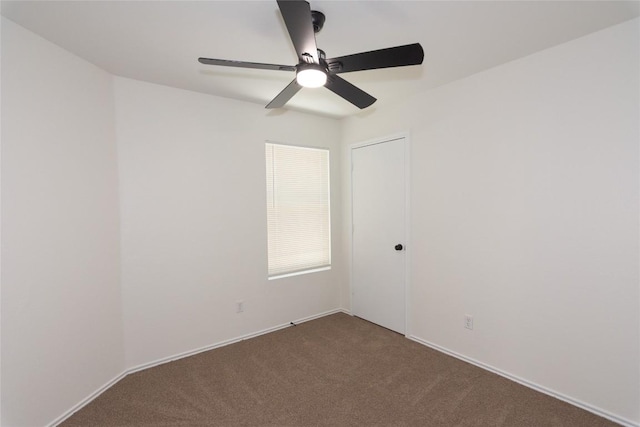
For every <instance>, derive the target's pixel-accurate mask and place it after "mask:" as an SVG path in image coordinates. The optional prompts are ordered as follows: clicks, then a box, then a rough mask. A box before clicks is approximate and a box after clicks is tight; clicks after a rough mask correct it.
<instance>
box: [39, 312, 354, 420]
mask: <svg viewBox="0 0 640 427" xmlns="http://www.w3.org/2000/svg"><path fill="white" fill-rule="evenodd" d="M336 313H346V314H349V313H348V312H347V311H345V310H343V309H340V308H336V309H335V310H329V311H325V312H323V313H319V314H315V315H313V316H308V317H303V318H302V319H298V320H294V321H293V322H292V323H295V324H296V325H297V324H300V323H304V322H308V321H310V320H314V319H319V318H321V317H325V316H329V315H332V314H336ZM290 326H291V323H282V324H280V325H277V326H273V327H271V328H267V329H263V330H261V331H258V332H253V333H250V334H246V335H242V336H239V337H236V338H231V339H228V340H225V341H220V342H218V343H215V344H211V345H208V346H205V347H200V348H197V349H195V350H190V351H185V352H183V353H179V354H175V355H173V356H168V357H163V358H162V359H158V360H154V361H153V362H149V363H143V364H142V365H138V366H134V367H133V368H129V369H127V370H125V371H124V372H122V373H121V374H120V375H118V376H116V377H115V378H113V379H112V380H110V381H108V382H107V383H106V384H104V385H103V386H102V387H100V388H98V389H97V390H96V391H94V392H93V393H91V394H90V395H89V396H87V397H85V398H84V399H82V400H81V401H80V402H78V403H77V404H76V405H74V406H73V407H72V408H71V409H69V410H68V411H66V412H65V413H64V414H62V415H60V416H59V417H58V418H56V419H55V420H53V421H52V422H50V423H49V424H47V426H46V427H55V426H57V425H58V424H60V423H62V422H63V421H65V420H66V419H67V418H69V417H70V416H71V415H73V414H74V413H76V412H78V411H79V410H80V409H82V408H83V407H85V406H86V405H88V404H89V403H91V401H93V400H94V399H95V398H96V397H98V396H100V395H101V394H102V393H104V392H105V391H106V390H107V389H109V388H110V387H111V386H113V385H114V384H115V383H117V382H118V381H120V380H121V379H123V378H124V377H126V376H127V375H129V374H133V373H134V372H139V371H143V370H145V369H149V368H153V367H154V366H158V365H162V364H163V363H168V362H172V361H174V360H178V359H183V358H185V357H189V356H193V355H195V354H198V353H202V352H204V351H209V350H213V349H215V348H219V347H224V346H225V345H229V344H233V343H236V342H239V341H243V340H248V339H250V338H254V337H257V336H260V335H264V334H268V333H270V332H275V331H278V330H280V329H284V328H288V327H290Z"/></svg>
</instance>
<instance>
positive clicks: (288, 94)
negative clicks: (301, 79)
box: [264, 79, 302, 108]
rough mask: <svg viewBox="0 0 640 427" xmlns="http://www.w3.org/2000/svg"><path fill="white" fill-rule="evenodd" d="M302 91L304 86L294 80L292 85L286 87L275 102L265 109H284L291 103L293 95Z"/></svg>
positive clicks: (274, 99)
mask: <svg viewBox="0 0 640 427" xmlns="http://www.w3.org/2000/svg"><path fill="white" fill-rule="evenodd" d="M300 89H302V86H300V85H299V84H298V82H297V81H296V79H293V81H292V82H291V83H289V85H288V86H287V87H285V88H284V89H283V90H282V92H280V93H279V94H278V95H277V96H276V97H275V98H273V100H272V101H271V102H270V103H268V104H267V106H266V107H264V108H280V107H284V104H286V103H287V101H289V100H290V99H291V98H292V97H293V95H295V94H296V93H298V91H299V90H300Z"/></svg>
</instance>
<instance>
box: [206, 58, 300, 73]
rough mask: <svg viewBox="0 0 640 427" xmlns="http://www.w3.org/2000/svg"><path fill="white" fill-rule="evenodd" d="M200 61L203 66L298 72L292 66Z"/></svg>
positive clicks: (214, 60) (222, 60) (226, 60)
mask: <svg viewBox="0 0 640 427" xmlns="http://www.w3.org/2000/svg"><path fill="white" fill-rule="evenodd" d="M198 61H199V62H200V63H201V64H205V65H222V66H224V67H239V68H256V69H259V70H276V71H295V70H296V67H294V66H290V65H277V64H261V63H259V62H244V61H231V60H228V59H212V58H198Z"/></svg>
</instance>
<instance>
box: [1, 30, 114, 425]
mask: <svg viewBox="0 0 640 427" xmlns="http://www.w3.org/2000/svg"><path fill="white" fill-rule="evenodd" d="M112 83H113V82H112V77H111V76H110V75H109V74H108V73H106V72H104V71H102V70H100V69H98V68H96V67H95V66H93V65H91V64H89V63H87V62H85V61H83V60H81V59H79V58H77V57H75V56H73V55H71V54H69V53H68V52H66V51H64V50H62V49H60V48H58V47H57V46H55V45H53V44H51V43H49V42H47V41H45V40H43V39H41V38H39V37H37V36H35V35H34V34H33V33H30V32H28V31H26V30H24V29H23V28H21V27H19V26H17V25H15V24H13V23H12V22H10V21H7V20H5V19H4V18H3V19H2V254H1V256H2V267H3V268H2V425H3V426H37V425H44V424H47V423H49V422H51V421H52V420H54V419H56V418H57V417H58V416H60V415H61V414H63V413H64V412H66V411H67V410H69V409H70V407H72V406H73V405H75V404H76V403H78V402H80V401H81V400H82V399H84V398H85V397H87V396H88V395H89V394H91V393H92V392H93V391H94V390H96V389H97V388H98V387H100V386H102V385H103V384H105V383H106V382H107V381H109V380H111V379H112V378H113V377H115V376H116V375H118V374H119V373H120V372H122V370H123V369H124V350H123V334H122V313H121V304H120V288H119V286H118V283H119V247H118V245H119V243H118V234H119V224H118V197H117V167H116V150H115V132H114V103H113V93H112V89H113V87H112Z"/></svg>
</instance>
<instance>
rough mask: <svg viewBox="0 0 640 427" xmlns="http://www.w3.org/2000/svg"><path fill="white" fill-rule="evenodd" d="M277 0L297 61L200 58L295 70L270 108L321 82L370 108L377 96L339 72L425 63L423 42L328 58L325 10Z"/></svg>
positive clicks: (208, 61)
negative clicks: (319, 38)
mask: <svg viewBox="0 0 640 427" xmlns="http://www.w3.org/2000/svg"><path fill="white" fill-rule="evenodd" d="M277 2H278V7H279V8H280V13H281V14H282V18H283V19H284V22H285V25H286V27H287V30H288V31H289V37H291V41H292V42H293V46H294V48H295V50H296V52H297V54H298V64H297V65H276V64H262V63H257V62H245V61H231V60H227V59H211V58H198V61H199V62H201V63H202V64H206V65H222V66H226V67H241V68H255V69H262V70H277V71H295V72H296V78H295V79H294V80H293V81H292V82H291V83H289V85H288V86H287V87H286V88H284V90H283V91H282V92H280V93H279V94H278V95H277V96H276V97H275V98H274V99H273V100H272V101H271V102H270V103H269V104H267V106H266V108H280V107H283V106H284V105H285V104H286V103H287V101H289V100H290V99H291V98H292V97H293V96H294V95H295V94H296V93H298V91H299V90H300V89H301V88H302V87H321V86H324V87H326V88H327V89H329V90H330V91H332V92H333V93H335V94H336V95H339V96H341V97H342V98H344V99H346V100H347V101H349V102H350V103H352V104H353V105H355V106H357V107H358V108H361V109H362V108H366V107H368V106H370V105H371V104H373V103H374V102H376V98H374V97H373V96H371V95H369V94H368V93H366V92H365V91H363V90H361V89H359V88H357V87H356V86H354V85H352V84H351V83H349V82H348V81H346V80H344V79H343V78H342V77H340V76H339V75H338V74H341V73H349V72H351V71H362V70H374V69H377V68H389V67H404V66H407V65H418V64H422V61H423V59H424V51H423V50H422V46H420V44H419V43H414V44H408V45H404V46H396V47H390V48H387V49H379V50H372V51H369V52H362V53H356V54H353V55H346V56H341V57H338V58H330V59H327V58H326V57H325V53H324V51H322V50H321V49H318V48H317V46H316V37H315V33H317V32H319V31H320V30H321V29H322V26H323V25H324V21H325V16H324V14H323V13H322V12H318V11H315V10H311V8H310V6H309V3H308V2H306V1H304V0H277Z"/></svg>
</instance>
